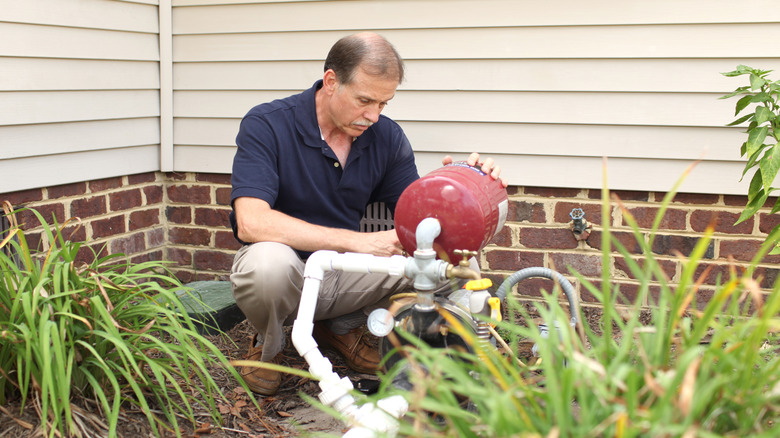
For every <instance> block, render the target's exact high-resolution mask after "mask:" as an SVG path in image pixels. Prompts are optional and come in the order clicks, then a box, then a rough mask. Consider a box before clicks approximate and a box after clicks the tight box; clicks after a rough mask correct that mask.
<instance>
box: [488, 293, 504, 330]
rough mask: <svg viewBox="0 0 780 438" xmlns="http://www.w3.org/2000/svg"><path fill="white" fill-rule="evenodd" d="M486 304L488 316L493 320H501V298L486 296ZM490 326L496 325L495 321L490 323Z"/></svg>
mask: <svg viewBox="0 0 780 438" xmlns="http://www.w3.org/2000/svg"><path fill="white" fill-rule="evenodd" d="M488 305H489V306H490V318H491V319H493V321H495V322H501V299H500V298H498V297H490V298H488ZM490 326H491V327H494V328H495V326H496V324H495V323H490Z"/></svg>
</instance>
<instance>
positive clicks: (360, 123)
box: [352, 120, 374, 128]
mask: <svg viewBox="0 0 780 438" xmlns="http://www.w3.org/2000/svg"><path fill="white" fill-rule="evenodd" d="M352 124H353V125H357V126H365V127H366V128H370V127H371V125H373V124H374V122H372V121H370V120H360V121H357V122H354V123H352Z"/></svg>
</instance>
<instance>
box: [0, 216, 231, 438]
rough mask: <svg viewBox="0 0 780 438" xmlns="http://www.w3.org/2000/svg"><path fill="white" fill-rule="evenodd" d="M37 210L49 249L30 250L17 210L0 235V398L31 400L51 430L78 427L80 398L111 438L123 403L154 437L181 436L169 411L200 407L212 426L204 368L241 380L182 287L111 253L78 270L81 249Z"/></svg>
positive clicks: (213, 395) (152, 266) (190, 417)
mask: <svg viewBox="0 0 780 438" xmlns="http://www.w3.org/2000/svg"><path fill="white" fill-rule="evenodd" d="M7 212H8V210H7ZM33 213H35V214H36V215H37V216H38V219H39V221H40V222H41V223H42V224H44V225H43V236H44V238H45V239H46V241H47V242H48V250H46V251H45V252H43V251H38V250H35V249H32V248H30V247H29V246H28V242H27V239H26V238H25V233H24V231H23V230H22V229H21V228H20V227H19V226H17V225H16V224H15V222H14V221H15V218H14V216H13V215H8V217H9V218H10V219H11V222H12V227H11V229H10V230H9V233H8V237H7V238H6V239H4V240H3V241H2V242H0V249H3V250H4V251H0V404H4V403H5V401H6V399H7V398H8V397H9V396H11V397H14V398H18V399H20V400H21V404H22V408H24V405H25V404H27V403H30V402H34V403H35V404H36V405H37V411H38V412H39V415H40V419H41V427H42V429H43V432H44V434H46V435H49V436H54V435H64V436H74V435H76V436H78V435H82V434H86V429H88V428H89V427H91V426H89V424H88V422H86V421H83V417H82V416H81V415H80V412H81V411H82V409H81V408H80V407H79V405H78V404H76V403H75V402H76V401H78V400H81V401H89V400H91V401H92V402H93V403H92V405H94V406H96V407H97V408H96V409H97V410H98V411H99V412H98V414H99V416H101V417H102V418H104V419H105V420H106V423H107V427H108V430H104V431H102V433H107V434H109V435H115V434H116V426H117V422H118V419H119V414H120V411H121V410H122V409H123V408H126V407H128V406H135V407H137V408H140V409H141V410H142V411H143V412H144V413H145V414H146V416H147V418H148V420H149V422H150V424H151V425H152V427H153V430H154V431H155V433H156V434H158V435H160V434H161V433H162V429H172V430H173V431H174V432H175V433H176V434H177V435H179V434H180V433H181V431H180V427H179V425H178V421H177V417H182V418H185V419H186V420H187V421H189V422H190V423H192V424H193V425H195V424H196V421H195V413H196V409H197V410H198V411H203V410H204V409H205V410H207V411H208V412H209V413H210V415H211V417H212V419H213V420H214V421H215V422H216V423H217V424H219V423H220V420H221V418H220V414H219V411H218V410H217V409H216V406H215V401H216V400H218V399H224V395H223V394H222V393H221V391H220V389H219V388H218V386H217V384H216V383H215V381H214V380H213V379H212V377H211V375H210V374H209V371H208V369H207V368H208V367H209V366H213V365H217V366H222V367H225V368H226V369H227V370H229V372H231V373H232V374H233V375H234V376H236V377H237V375H236V373H235V371H234V369H233V367H232V366H230V365H229V363H228V361H227V359H226V358H225V357H224V355H223V354H222V353H221V352H220V351H218V350H217V348H216V347H215V346H214V345H213V344H212V343H211V342H209V341H208V340H207V339H205V338H204V337H203V336H201V335H199V334H198V332H197V330H196V328H195V326H194V325H193V322H192V321H191V320H190V318H189V317H188V316H187V312H186V310H185V309H184V308H183V307H182V304H181V302H180V301H179V298H178V296H177V291H178V293H182V291H183V290H184V288H183V286H182V285H181V283H180V282H179V281H178V280H177V279H176V278H175V277H173V276H172V275H170V273H169V272H168V271H167V270H165V268H164V266H163V265H162V264H161V263H159V262H147V263H137V264H131V263H127V261H126V259H125V257H124V256H122V255H118V254H115V255H111V256H107V257H103V258H99V259H95V260H94V261H92V262H91V263H89V264H82V265H79V264H78V263H77V262H76V255H77V253H78V252H79V249H80V248H82V244H81V243H77V242H71V241H69V240H68V239H67V238H66V236H63V233H62V228H63V226H59V225H58V224H56V223H55V224H54V225H52V226H49V225H46V221H44V220H43V218H42V217H41V215H40V214H39V213H38V212H36V211H33ZM8 250H10V251H8ZM12 255H15V257H14V256H12ZM239 381H240V379H239ZM160 413H161V414H160ZM102 433H101V434H102ZM86 435H87V436H89V434H86Z"/></svg>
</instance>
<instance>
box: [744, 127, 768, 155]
mask: <svg viewBox="0 0 780 438" xmlns="http://www.w3.org/2000/svg"><path fill="white" fill-rule="evenodd" d="M768 132H769V128H768V127H766V126H761V127H759V128H757V129H753V130H751V131H750V133H748V140H747V152H748V156H752V155H753V154H754V153H755V152H756V151H757V150H758V149H759V148H760V147H761V146H763V145H764V140H765V139H766V134H767V133H768Z"/></svg>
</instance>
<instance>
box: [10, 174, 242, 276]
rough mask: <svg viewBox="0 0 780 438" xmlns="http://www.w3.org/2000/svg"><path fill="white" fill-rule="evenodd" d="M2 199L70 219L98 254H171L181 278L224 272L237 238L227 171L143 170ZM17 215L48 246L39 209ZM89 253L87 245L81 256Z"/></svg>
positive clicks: (72, 229)
mask: <svg viewBox="0 0 780 438" xmlns="http://www.w3.org/2000/svg"><path fill="white" fill-rule="evenodd" d="M0 200H7V201H9V202H11V204H12V205H14V207H17V208H18V207H30V208H34V209H35V210H37V211H38V212H39V213H41V214H42V215H43V216H44V218H46V220H47V221H48V222H49V223H53V219H52V218H53V217H56V219H57V222H58V223H60V224H61V223H63V222H65V221H68V220H70V221H71V222H69V224H68V225H67V227H66V235H71V233H72V236H73V237H72V238H73V240H80V241H86V242H89V247H91V248H93V249H94V250H95V251H96V252H100V254H108V253H112V254H113V253H124V254H126V255H128V257H129V258H130V260H131V261H133V262H138V261H145V260H168V261H171V262H172V263H171V264H170V265H169V266H170V268H171V269H172V270H173V271H174V272H175V273H176V275H177V276H178V277H179V279H181V280H182V281H184V282H189V281H193V280H215V279H221V280H226V279H227V278H228V275H229V273H230V265H231V263H232V260H233V254H234V253H235V250H236V249H237V248H238V246H239V245H238V243H237V242H236V241H235V239H233V233H232V232H231V231H230V228H229V222H228V214H229V212H230V176H229V175H216V174H193V173H186V174H177V173H159V172H158V173H146V174H140V175H130V176H123V177H118V178H108V179H103V180H97V181H89V182H81V183H74V184H67V185H62V186H56V187H48V188H41V189H32V190H25V191H21V192H14V193H7V194H0ZM74 218H80V219H81V220H80V224H81V226H77V225H75V220H74ZM18 219H19V222H22V223H24V224H25V228H26V229H27V230H28V232H27V236H28V240H29V241H31V242H32V245H35V246H37V247H41V248H45V247H46V245H47V243H46V242H45V239H43V238H42V237H41V231H40V227H39V225H40V224H39V221H38V220H37V218H36V217H35V215H34V214H32V213H31V212H22V213H20V214H19V215H18ZM91 254H92V253H91V252H90V251H89V250H88V249H86V248H84V249H82V251H80V253H79V258H80V259H81V260H86V259H87V258H89V257H91Z"/></svg>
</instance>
